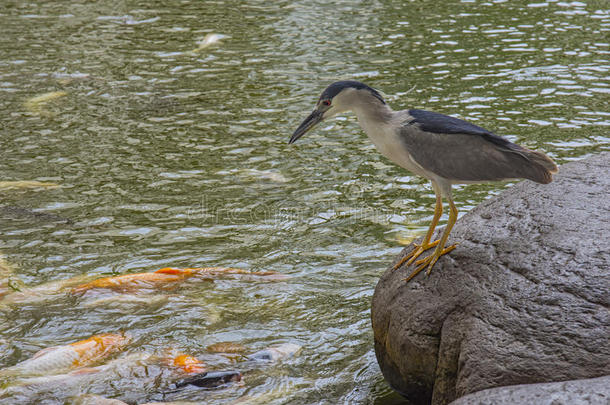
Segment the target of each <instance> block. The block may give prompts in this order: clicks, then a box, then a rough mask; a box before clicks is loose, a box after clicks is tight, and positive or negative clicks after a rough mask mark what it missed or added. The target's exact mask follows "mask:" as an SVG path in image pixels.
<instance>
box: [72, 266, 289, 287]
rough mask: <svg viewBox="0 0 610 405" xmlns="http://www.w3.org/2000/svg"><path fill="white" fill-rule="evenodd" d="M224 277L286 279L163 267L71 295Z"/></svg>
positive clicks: (103, 281)
mask: <svg viewBox="0 0 610 405" xmlns="http://www.w3.org/2000/svg"><path fill="white" fill-rule="evenodd" d="M225 275H229V276H232V275H238V276H243V277H257V279H261V280H266V281H280V280H285V279H287V278H288V276H286V275H285V274H281V273H277V272H275V271H247V270H242V269H235V268H230V267H201V268H186V269H177V268H171V267H165V268H162V269H159V270H157V271H155V272H152V273H134V274H125V275H122V276H115V277H104V278H100V279H97V280H93V281H91V282H89V283H85V284H81V285H78V286H76V287H74V288H73V289H72V293H74V294H80V293H84V292H86V291H89V290H92V289H110V290H115V291H122V292H125V291H133V290H137V289H151V288H159V287H162V286H166V285H167V286H169V285H172V284H173V283H176V282H179V281H182V280H184V279H186V278H189V277H198V278H216V277H220V276H225Z"/></svg>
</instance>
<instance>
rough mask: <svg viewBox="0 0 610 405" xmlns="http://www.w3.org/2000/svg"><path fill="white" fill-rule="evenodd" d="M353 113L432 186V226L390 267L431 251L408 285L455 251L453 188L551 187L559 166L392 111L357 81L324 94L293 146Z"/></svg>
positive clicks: (423, 116) (485, 136)
mask: <svg viewBox="0 0 610 405" xmlns="http://www.w3.org/2000/svg"><path fill="white" fill-rule="evenodd" d="M345 111H353V112H354V113H355V114H356V116H357V117H358V122H359V123H360V126H361V127H362V129H363V130H364V132H366V134H367V135H368V137H369V138H370V140H371V141H372V142H373V144H375V146H376V147H377V149H378V150H379V152H381V154H382V155H384V156H385V157H387V158H388V159H390V160H391V161H392V162H394V163H396V164H397V165H399V166H401V167H403V168H405V169H407V170H409V171H411V172H412V173H414V174H417V175H419V176H422V177H425V178H427V179H428V180H430V181H431V182H432V188H433V189H434V193H435V194H436V206H435V209H434V216H433V218H432V223H431V224H430V227H429V228H428V232H427V233H426V236H425V237H424V240H423V242H422V243H421V244H419V245H416V248H415V249H414V250H413V251H412V252H411V253H409V254H408V255H407V256H405V257H404V258H402V260H400V262H399V263H397V264H396V265H395V266H394V269H397V268H399V267H400V266H402V264H403V263H405V262H407V266H408V265H410V264H411V263H413V262H414V261H415V260H416V259H417V258H418V257H419V256H420V255H421V254H422V253H423V252H425V251H426V250H428V249H430V248H432V247H435V246H436V249H435V250H434V253H432V254H431V255H430V256H428V257H426V258H424V259H420V260H417V261H415V265H416V268H415V270H413V272H412V273H411V275H410V276H409V277H407V279H406V280H407V281H409V280H411V279H412V278H413V277H415V276H416V275H417V274H418V273H419V272H420V271H422V270H423V269H424V268H426V267H428V270H427V274H430V271H431V270H432V267H433V266H434V264H435V263H436V261H437V260H438V258H439V257H441V256H442V255H444V254H446V253H448V252H450V251H452V250H453V249H455V245H451V246H448V247H445V244H446V242H447V238H448V237H449V233H450V232H451V228H452V227H453V224H455V221H456V220H457V215H458V212H457V209H456V207H455V204H454V203H453V199H452V197H451V185H452V184H461V183H482V182H487V181H497V180H506V179H521V178H523V179H529V180H533V181H535V182H538V183H544V184H546V183H550V182H551V181H552V176H551V174H552V173H557V166H556V165H555V162H553V160H551V159H550V158H549V157H548V156H546V155H545V154H544V153H541V152H536V151H533V150H529V149H526V148H523V147H521V146H519V145H517V144H514V143H512V142H510V141H508V140H507V139H504V138H502V137H500V136H498V135H495V134H493V133H492V132H490V131H488V130H486V129H484V128H481V127H479V126H477V125H474V124H471V123H469V122H466V121H463V120H460V119H457V118H453V117H449V116H447V115H443V114H439V113H435V112H430V111H424V110H414V109H413V110H402V111H393V110H392V109H391V108H390V107H389V106H388V105H387V104H386V102H385V101H384V100H383V97H382V96H381V94H379V92H377V90H375V89H373V88H371V87H369V86H367V85H366V84H364V83H360V82H357V81H339V82H335V83H333V84H331V85H330V86H328V87H327V88H326V90H324V91H323V92H322V95H321V96H320V98H319V99H318V103H317V105H316V108H315V110H314V111H313V112H312V113H311V114H310V115H309V117H307V118H305V121H303V122H302V123H301V125H300V126H299V127H298V128H297V130H296V131H294V134H293V135H292V137H291V138H290V141H289V143H293V142H295V141H296V140H297V139H299V138H300V137H301V136H303V135H304V134H305V133H306V132H307V131H309V130H310V129H311V128H313V126H314V125H316V124H317V123H319V122H320V121H322V120H325V119H327V118H330V117H332V116H334V115H337V114H339V113H342V112H345ZM442 197H445V198H446V199H447V200H448V201H449V208H450V211H449V220H448V222H447V226H446V227H445V230H444V232H443V235H442V236H441V238H440V240H436V241H431V239H432V235H433V233H434V229H435V228H436V225H437V224H438V220H439V218H440V217H441V215H442V213H443V204H442V200H441V199H442Z"/></svg>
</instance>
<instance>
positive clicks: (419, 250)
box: [392, 240, 440, 270]
mask: <svg viewBox="0 0 610 405" xmlns="http://www.w3.org/2000/svg"><path fill="white" fill-rule="evenodd" d="M438 242H440V241H438V240H435V241H434V242H432V243H429V244H427V245H424V244H423V243H422V244H421V245H420V244H418V243H414V244H413V245H415V249H413V250H412V251H411V252H410V253H409V254H408V255H406V256H405V257H403V258H402V259H400V261H399V262H398V263H396V265H395V266H394V267H393V268H392V270H396V269H398V268H400V266H402V265H403V264H404V262H407V266H408V265H410V264H411V263H413V260H415V259H417V257H418V256H419V255H421V254H422V253H424V252H425V251H426V250H428V249H430V248H433V247H434V246H436V245H438ZM407 260H408V261H407Z"/></svg>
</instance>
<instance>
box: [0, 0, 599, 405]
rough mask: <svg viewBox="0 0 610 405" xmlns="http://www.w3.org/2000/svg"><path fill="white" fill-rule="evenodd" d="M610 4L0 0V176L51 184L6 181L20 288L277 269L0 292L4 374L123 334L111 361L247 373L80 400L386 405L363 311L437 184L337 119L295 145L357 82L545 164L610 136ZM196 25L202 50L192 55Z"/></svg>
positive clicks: (0, 224)
mask: <svg viewBox="0 0 610 405" xmlns="http://www.w3.org/2000/svg"><path fill="white" fill-rule="evenodd" d="M608 6H609V4H608V3H607V2H606V1H601V0H600V1H582V2H581V1H574V2H569V1H568V2H561V1H550V0H548V1H543V0H539V2H537V3H532V2H527V1H510V2H509V1H488V2H483V1H461V2H459V1H444V2H438V1H423V0H422V1H411V2H403V1H397V0H385V1H382V0H372V1H364V0H363V1H341V0H338V1H333V2H324V1H274V2H269V1H260V0H251V1H200V2H187V1H176V0H170V1H156V0H152V1H147V2H137V1H127V0H117V1H99V2H93V3H92V2H88V1H69V2H66V1H46V2H43V3H41V4H36V2H25V3H24V2H19V1H4V2H3V6H2V8H1V9H0V27H2V28H1V32H2V36H3V41H2V42H1V43H0V93H1V95H2V96H1V97H0V107H1V108H0V123H1V126H2V135H1V137H0V157H1V159H0V174H1V177H0V181H18V180H37V181H41V182H53V183H58V184H59V185H60V187H56V188H33V189H32V188H28V189H25V188H23V189H5V190H0V193H1V194H0V252H1V253H2V254H4V255H5V256H6V257H7V260H8V261H9V262H10V263H11V264H12V265H13V267H14V268H15V272H16V274H17V276H18V277H19V278H20V279H21V280H23V282H24V283H25V284H27V285H28V286H35V285H39V284H43V283H48V282H52V281H58V280H64V279H69V278H72V277H76V276H80V275H92V276H98V277H102V276H109V275H119V274H126V273H134V272H148V271H154V270H156V269H159V268H162V267H209V266H225V267H236V268H241V269H245V270H248V271H277V272H280V273H283V274H286V275H288V276H289V277H290V278H289V279H288V280H286V281H279V282H273V283H263V282H260V281H257V280H254V279H250V280H246V279H243V278H239V277H236V278H231V279H218V280H215V281H206V282H202V281H193V282H190V281H187V282H185V283H182V284H181V285H180V286H179V287H178V288H174V289H171V290H167V291H165V290H164V291H158V292H155V293H154V294H152V295H151V294H148V295H143V297H142V300H140V301H135V300H132V301H126V300H122V299H120V298H118V297H117V295H118V294H115V295H110V296H109V297H107V298H108V299H107V300H105V301H99V302H96V301H92V299H91V298H90V297H89V298H87V297H75V296H73V295H70V294H55V295H53V296H52V297H50V298H47V299H44V300H34V299H32V300H26V302H21V303H19V304H11V305H6V304H2V303H0V307H1V308H0V368H1V367H7V366H11V365H13V364H15V363H17V362H19V361H22V360H25V359H27V358H29V357H31V356H32V355H33V353H35V352H36V351H37V350H40V349H41V348H44V347H48V346H53V345H62V344H68V343H71V342H75V341H78V340H81V339H85V338H87V337H89V336H91V335H93V334H96V333H104V332H116V331H119V330H120V331H125V332H126V333H128V334H130V335H131V336H132V338H133V340H132V343H131V344H130V345H129V346H128V347H127V348H126V349H125V350H124V352H123V354H121V355H128V354H133V353H140V352H146V353H158V352H160V351H163V350H167V349H173V350H179V351H181V352H185V353H189V354H191V355H193V356H197V357H198V358H200V359H201V360H202V361H204V362H206V363H207V364H208V365H209V366H210V367H211V368H213V369H229V368H233V369H240V368H243V370H242V371H243V373H244V382H243V384H239V385H234V386H231V387H229V388H226V389H220V390H211V391H205V390H188V391H186V392H177V393H171V394H167V395H166V396H164V397H159V392H158V385H156V384H157V382H152V383H151V382H148V383H141V382H139V380H137V379H136V378H135V377H134V379H133V380H130V377H129V376H126V377H124V379H122V380H120V381H118V380H111V382H113V381H114V383H109V382H108V381H105V380H102V379H100V381H97V382H94V383H91V384H90V385H87V386H84V387H82V388H81V391H82V392H95V393H101V394H104V395H106V396H108V397H113V398H117V399H125V400H129V401H132V402H140V403H141V402H145V401H147V400H151V399H157V400H158V399H166V400H174V399H190V400H202V401H203V400H204V401H205V403H206V404H225V403H231V401H236V400H239V399H240V398H250V399H252V398H254V400H253V401H254V402H256V401H257V400H258V401H259V402H260V403H295V404H314V403H315V404H317V403H321V404H336V403H354V404H361V403H362V404H364V403H374V404H379V405H387V404H394V403H400V398H399V397H398V396H397V395H396V394H394V393H393V392H392V390H391V389H390V388H389V387H388V386H387V384H386V383H385V382H384V380H383V377H382V375H381V372H380V370H379V367H378V366H377V362H376V359H375V355H374V351H373V337H372V336H373V335H372V330H371V327H370V302H371V297H372V295H373V291H374V287H375V284H376V282H377V280H378V278H379V276H380V275H381V274H382V272H383V271H384V270H385V269H386V268H387V267H388V266H389V264H390V262H391V261H392V259H393V258H394V256H395V255H396V254H398V253H399V251H400V250H401V247H402V246H403V245H405V244H406V243H408V242H409V241H410V240H411V239H412V238H414V237H417V236H420V235H421V234H422V233H423V232H425V230H426V229H427V225H428V223H429V221H430V219H431V216H432V213H433V205H434V193H433V191H432V189H431V188H430V186H429V184H428V183H427V182H426V181H425V180H423V179H420V178H417V177H414V176H412V175H411V174H410V173H408V172H406V171H404V170H402V169H400V168H399V167H396V166H394V165H393V164H391V163H390V162H389V161H387V160H386V159H385V158H383V157H382V156H381V155H379V153H378V152H377V151H376V150H375V149H374V147H373V146H372V144H371V143H370V141H368V139H367V138H366V136H365V135H364V134H363V133H362V131H361V130H360V128H359V127H358V125H357V123H356V120H355V117H353V116H350V115H346V116H343V117H339V118H337V119H335V120H332V121H328V122H325V123H324V124H323V125H321V126H320V127H319V128H317V129H315V130H314V131H312V132H311V133H309V134H307V136H305V137H304V138H302V139H301V140H299V142H298V143H296V144H295V145H291V146H288V145H287V141H288V138H289V137H290V135H291V133H292V132H293V131H294V129H295V128H296V127H297V126H298V124H299V123H300V122H301V120H302V119H303V118H304V117H305V116H306V115H307V114H308V113H309V112H310V111H311V109H312V108H313V106H314V103H315V101H316V100H317V98H318V96H319V94H320V92H321V91H322V90H323V89H324V88H325V87H326V86H327V85H328V84H330V83H331V82H333V81H335V80H340V79H356V80H360V81H364V82H366V83H367V84H369V85H371V86H373V87H375V88H377V89H379V90H380V91H382V92H383V94H384V96H385V97H386V99H387V101H388V103H389V104H390V105H391V106H392V107H393V108H394V109H402V108H425V109H429V110H433V111H438V112H442V113H445V114H450V115H454V116H458V117H461V118H465V119H468V120H469V121H472V122H474V123H476V124H477V125H480V126H483V127H486V128H489V129H491V130H493V131H495V132H496V133H498V134H501V135H505V136H507V137H508V138H509V139H511V140H513V141H517V142H518V143H520V144H522V145H524V146H527V147H529V148H533V149H539V150H542V151H545V152H546V153H548V154H549V155H550V156H551V157H553V158H554V159H555V160H556V161H557V162H558V163H559V164H562V163H565V162H568V161H571V160H577V159H581V158H583V157H586V156H587V155H591V154H594V153H596V152H599V151H601V150H607V149H608V145H609V137H608V126H609V125H610V110H609V109H608V101H609V93H610V81H609V70H610V62H609V55H610V35H609V31H610V10H609V9H610V7H608ZM208 34H216V35H217V36H216V37H210V36H208V37H207V38H208V44H209V43H210V42H215V41H214V39H216V40H217V41H216V42H215V43H211V44H209V46H202V47H200V49H197V48H198V41H202V40H203V39H204V38H205V37H206V35H208ZM210 38H212V40H210ZM50 92H61V93H52V94H51V95H48V94H47V93H50ZM45 94H47V95H46V96H44V99H43V100H41V99H34V100H33V101H32V100H31V99H32V97H36V96H40V95H45ZM28 100H30V101H29V102H28ZM507 186H508V184H506V183H504V184H491V185H489V184H488V185H470V186H461V187H456V191H455V199H456V203H457V205H458V208H459V209H460V212H461V213H464V212H466V211H468V210H470V209H472V208H473V207H474V206H476V205H477V204H479V203H480V202H481V201H483V200H485V199H486V198H489V197H490V196H492V195H495V194H497V193H499V192H500V191H502V190H503V189H504V188H506V187H507ZM1 207H4V208H1ZM445 220H446V217H443V222H444V221H445ZM458 249H459V247H458ZM223 341H231V342H239V343H240V344H242V345H244V346H245V347H246V348H247V350H248V352H249V353H251V352H254V351H256V350H259V349H263V348H265V347H268V346H273V345H277V344H281V343H296V344H298V345H301V346H302V350H301V351H300V353H298V354H297V355H296V356H293V357H291V358H289V359H286V360H285V361H282V362H279V363H275V364H269V365H261V366H260V367H251V366H244V365H243V363H241V362H240V360H237V361H235V360H230V359H227V358H225V357H223V356H220V355H217V354H211V353H210V352H208V351H207V350H206V348H207V347H208V346H209V345H211V344H214V343H217V342H223ZM121 355H118V357H120V356H121ZM9 384H10V383H9ZM24 395H25V394H24ZM28 395H29V394H28ZM62 395H64V394H63V393H62V391H61V390H59V391H58V390H57V389H55V391H54V392H53V393H50V392H49V393H45V391H44V390H42V391H41V392H36V393H32V394H31V397H28V396H27V395H26V396H25V397H21V399H20V400H21V401H24V399H23V398H26V399H25V400H31V401H34V399H32V398H36V399H35V401H39V402H38V403H42V402H40V401H43V400H48V401H50V402H49V403H54V402H53V401H58V402H59V401H63V400H64V399H65V398H63V397H62ZM70 395H73V394H70ZM265 395H266V396H265ZM65 396H66V397H67V396H68V393H67V392H66V393H65ZM28 398H30V399H28ZM257 398H258V399H257ZM13 400H14V398H13ZM4 401H5V402H6V403H11V397H10V396H8V397H5V398H4ZM3 403H4V402H3ZM21 403H23V402H21ZM60 403H62V402H60Z"/></svg>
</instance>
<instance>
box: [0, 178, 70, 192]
mask: <svg viewBox="0 0 610 405" xmlns="http://www.w3.org/2000/svg"><path fill="white" fill-rule="evenodd" d="M57 187H59V184H57V183H49V182H43V181H36V180H16V181H0V190H10V189H24V188H57Z"/></svg>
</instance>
